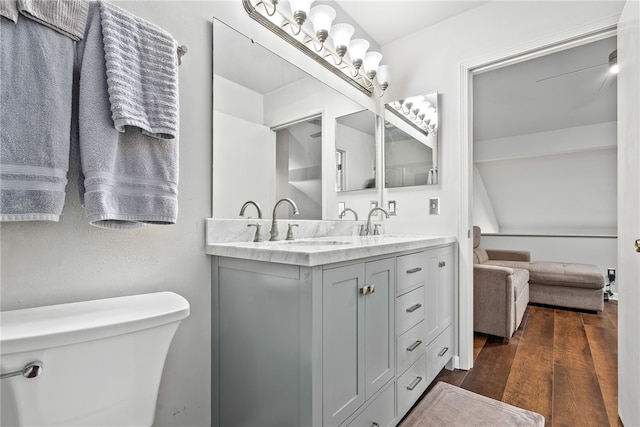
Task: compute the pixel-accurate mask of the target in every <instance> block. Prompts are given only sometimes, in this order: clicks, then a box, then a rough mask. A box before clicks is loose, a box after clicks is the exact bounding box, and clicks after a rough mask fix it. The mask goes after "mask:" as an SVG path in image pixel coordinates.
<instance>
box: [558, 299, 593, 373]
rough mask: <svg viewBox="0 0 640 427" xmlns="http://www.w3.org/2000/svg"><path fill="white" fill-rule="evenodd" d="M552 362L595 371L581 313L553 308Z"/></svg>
mask: <svg viewBox="0 0 640 427" xmlns="http://www.w3.org/2000/svg"><path fill="white" fill-rule="evenodd" d="M554 314H555V317H554V335H555V339H554V348H553V356H554V364H557V365H562V366H565V367H569V368H574V369H583V370H588V371H591V372H595V368H594V366H593V361H592V360H591V350H590V348H589V342H588V340H587V335H586V333H585V332H584V326H583V323H582V314H581V313H579V312H573V311H565V310H554Z"/></svg>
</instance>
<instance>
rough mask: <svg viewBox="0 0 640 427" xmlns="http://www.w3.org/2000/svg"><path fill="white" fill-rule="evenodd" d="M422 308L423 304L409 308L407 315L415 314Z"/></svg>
mask: <svg viewBox="0 0 640 427" xmlns="http://www.w3.org/2000/svg"><path fill="white" fill-rule="evenodd" d="M420 307H422V304H419V303H418V304H415V305H412V306H411V307H409V308H407V313H413V312H414V311H416V310H417V309H419V308H420Z"/></svg>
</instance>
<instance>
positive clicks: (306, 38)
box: [242, 0, 388, 97]
mask: <svg viewBox="0 0 640 427" xmlns="http://www.w3.org/2000/svg"><path fill="white" fill-rule="evenodd" d="M252 1H253V2H255V6H254V4H253V3H252ZM267 2H271V4H272V5H273V10H272V11H270V10H269V8H268V6H267V5H266V3H267ZM278 3H279V0H242V4H243V6H244V8H245V11H246V12H247V13H248V15H249V16H250V17H251V18H252V19H254V20H255V21H257V22H259V23H260V24H261V25H263V26H264V27H266V28H267V29H269V30H270V31H271V32H273V33H274V34H276V35H277V36H279V37H280V38H281V39H283V40H285V41H286V42H288V43H289V44H291V45H293V46H294V47H295V48H297V49H298V50H300V51H301V52H303V53H305V54H306V55H308V56H310V57H311V58H313V59H314V60H315V61H316V62H318V63H320V64H321V65H323V66H324V67H325V68H326V69H328V70H329V71H331V72H332V73H333V74H335V75H337V76H338V77H340V78H342V79H343V80H345V81H346V82H347V83H349V84H350V85H352V86H353V87H355V88H356V89H358V90H360V91H361V92H362V93H364V94H366V95H368V96H371V95H372V94H373V93H374V92H375V93H376V95H377V96H378V97H382V96H383V95H384V92H385V90H386V88H387V87H388V82H378V80H377V79H376V73H375V71H373V72H372V71H371V70H370V71H369V72H368V73H367V72H366V71H365V70H364V69H363V67H361V65H362V60H359V59H357V60H353V61H352V60H351V59H350V58H349V60H345V56H346V55H348V54H349V53H348V52H347V48H346V46H337V47H334V46H333V45H331V44H330V43H328V40H329V37H328V35H329V34H328V31H318V32H316V34H314V33H313V32H312V31H310V30H307V29H306V28H305V25H304V22H305V20H306V18H307V16H306V13H304V12H301V13H298V12H295V13H294V16H288V15H287V14H285V13H283V12H281V11H280V9H278ZM260 4H262V5H263V8H264V10H265V12H264V13H262V12H261V9H258V6H259V5H260ZM302 15H304V16H302ZM287 27H290V29H291V31H288V29H287ZM300 34H303V37H300ZM310 43H311V44H313V48H312V47H310V46H309V44H310ZM378 55H379V54H378ZM329 56H331V59H332V60H328V58H327V57H329Z"/></svg>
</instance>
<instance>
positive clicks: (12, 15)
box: [0, 0, 18, 23]
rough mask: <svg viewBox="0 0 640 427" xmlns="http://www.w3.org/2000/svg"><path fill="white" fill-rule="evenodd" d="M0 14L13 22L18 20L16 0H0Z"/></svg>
mask: <svg viewBox="0 0 640 427" xmlns="http://www.w3.org/2000/svg"><path fill="white" fill-rule="evenodd" d="M0 16H4V17H5V18H7V19H10V20H11V21H13V22H14V23H16V22H18V2H17V0H0Z"/></svg>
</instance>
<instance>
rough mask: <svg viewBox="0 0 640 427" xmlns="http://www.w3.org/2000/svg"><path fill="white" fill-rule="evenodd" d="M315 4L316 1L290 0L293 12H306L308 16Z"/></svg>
mask: <svg viewBox="0 0 640 427" xmlns="http://www.w3.org/2000/svg"><path fill="white" fill-rule="evenodd" d="M313 2H314V0H290V1H289V4H290V5H291V12H294V13H295V12H304V13H306V14H307V15H308V14H309V8H310V7H311V4H312V3H313Z"/></svg>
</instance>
